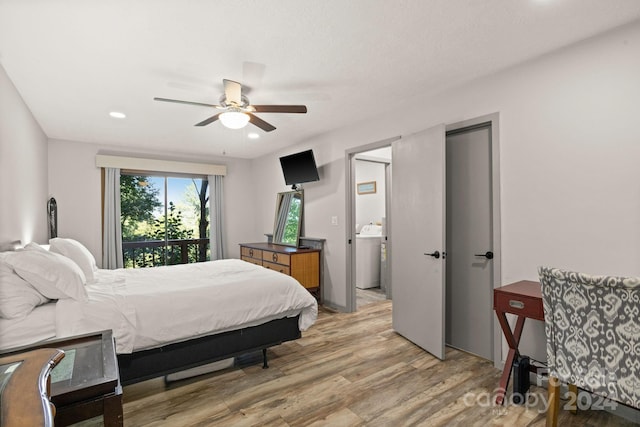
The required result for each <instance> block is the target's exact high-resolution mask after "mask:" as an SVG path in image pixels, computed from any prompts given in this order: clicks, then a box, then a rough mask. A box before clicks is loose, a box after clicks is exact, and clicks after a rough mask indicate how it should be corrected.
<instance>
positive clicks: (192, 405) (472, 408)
mask: <svg viewBox="0 0 640 427" xmlns="http://www.w3.org/2000/svg"><path fill="white" fill-rule="evenodd" d="M268 354H269V358H270V361H269V365H270V368H269V369H266V370H263V369H262V368H261V365H259V364H258V365H252V366H247V367H244V368H241V369H240V368H229V369H226V370H223V371H219V372H217V373H213V374H207V375H203V376H200V377H197V378H192V379H187V380H181V381H177V382H173V383H170V384H169V385H165V383H164V380H163V379H156V380H151V381H146V382H144V383H140V384H135V385H132V386H127V387H125V389H124V402H125V404H124V419H125V426H136V427H137V426H405V425H407V426H409V425H425V426H482V427H485V426H544V412H542V413H541V412H540V411H539V410H538V408H539V407H542V405H541V404H538V406H537V407H535V406H532V407H530V408H525V407H523V406H516V405H508V406H505V407H501V408H500V407H495V406H493V404H492V403H493V400H494V394H493V391H494V389H495V388H496V386H497V383H498V379H499V377H500V372H499V371H498V370H497V369H495V368H494V367H493V364H492V363H490V362H489V361H486V360H484V359H480V358H477V357H475V356H471V355H468V354H466V353H464V352H460V351H457V350H453V349H447V354H446V360H445V361H444V362H441V361H439V360H437V359H436V358H434V357H433V356H431V355H429V354H428V353H426V352H424V351H423V350H421V349H420V348H418V347H417V346H415V345H414V344H412V343H411V342H409V341H407V340H405V339H404V338H402V337H401V336H399V335H398V334H396V333H395V332H394V331H393V330H392V328H391V302H390V301H382V302H375V303H372V304H368V305H366V306H364V307H362V309H361V310H359V311H358V312H357V313H353V314H345V313H331V312H329V311H326V310H322V309H321V311H320V315H319V319H318V322H317V323H316V324H315V325H314V326H312V327H311V329H310V330H309V331H307V332H304V333H303V338H302V339H299V340H297V341H295V342H290V343H285V344H283V345H280V346H277V347H274V348H273V349H270V350H269V352H268ZM532 396H538V401H540V400H541V398H543V397H545V396H546V391H545V390H544V389H542V388H538V387H532ZM100 423H101V419H99V418H98V419H93V420H89V421H87V422H84V423H81V424H82V425H83V426H92V425H100ZM560 425H561V426H628V425H629V426H630V425H634V424H633V423H630V422H627V421H625V420H623V419H622V418H619V417H616V416H614V415H612V414H609V413H606V412H604V411H579V412H578V414H577V415H575V416H574V415H571V414H570V413H568V412H566V411H564V412H562V414H561V418H560Z"/></svg>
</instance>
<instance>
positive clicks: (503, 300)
mask: <svg viewBox="0 0 640 427" xmlns="http://www.w3.org/2000/svg"><path fill="white" fill-rule="evenodd" d="M493 298H494V299H493V304H494V307H495V308H496V310H500V311H503V312H505V313H513V314H517V315H520V316H525V317H528V318H530V319H538V320H544V310H543V308H542V300H541V299H540V298H535V297H529V296H526V295H516V294H512V293H509V292H500V290H499V288H498V289H496V290H495V292H494V294H493Z"/></svg>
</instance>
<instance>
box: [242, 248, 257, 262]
mask: <svg viewBox="0 0 640 427" xmlns="http://www.w3.org/2000/svg"><path fill="white" fill-rule="evenodd" d="M240 255H242V256H243V257H251V258H257V259H262V250H261V249H253V248H247V247H244V246H242V247H241V248H240ZM245 261H248V260H245Z"/></svg>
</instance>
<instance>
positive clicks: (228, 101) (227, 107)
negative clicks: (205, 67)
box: [153, 79, 307, 132]
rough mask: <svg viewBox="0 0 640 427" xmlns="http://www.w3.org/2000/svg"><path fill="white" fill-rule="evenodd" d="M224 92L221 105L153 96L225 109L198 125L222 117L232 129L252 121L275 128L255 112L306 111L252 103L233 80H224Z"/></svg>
mask: <svg viewBox="0 0 640 427" xmlns="http://www.w3.org/2000/svg"><path fill="white" fill-rule="evenodd" d="M222 82H223V83H224V94H223V95H222V96H221V97H220V105H213V104H204V103H202V102H191V101H180V100H178V99H167V98H153V99H154V100H155V101H163V102H175V103H178V104H188V105H201V106H204V107H213V108H217V109H219V110H223V111H221V112H219V113H217V114H214V115H213V116H211V117H209V118H207V119H205V120H203V121H201V122H200V123H196V126H206V125H208V124H210V123H213V122H215V121H216V120H218V119H220V121H221V122H222V124H223V125H224V126H226V127H228V128H230V129H241V128H243V127H245V126H246V125H247V123H248V122H251V123H252V124H253V125H255V126H257V127H259V128H260V129H262V130H263V131H265V132H271V131H272V130H275V128H276V127H275V126H273V125H272V124H270V123H267V122H266V121H264V120H262V119H261V118H259V117H257V116H256V115H255V114H253V113H306V112H307V107H306V106H305V105H251V104H249V99H248V98H247V97H246V96H245V95H243V94H242V85H241V84H240V83H238V82H235V81H233V80H227V79H224V80H222Z"/></svg>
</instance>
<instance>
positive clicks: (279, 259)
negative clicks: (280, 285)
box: [262, 251, 290, 274]
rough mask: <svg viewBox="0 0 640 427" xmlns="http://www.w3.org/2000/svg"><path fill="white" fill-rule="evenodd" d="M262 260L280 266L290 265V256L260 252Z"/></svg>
mask: <svg viewBox="0 0 640 427" xmlns="http://www.w3.org/2000/svg"><path fill="white" fill-rule="evenodd" d="M262 259H263V260H264V261H266V262H271V263H276V264H282V265H286V266H289V265H290V256H289V255H287V254H283V253H278V252H269V251H262ZM287 274H289V273H287Z"/></svg>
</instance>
